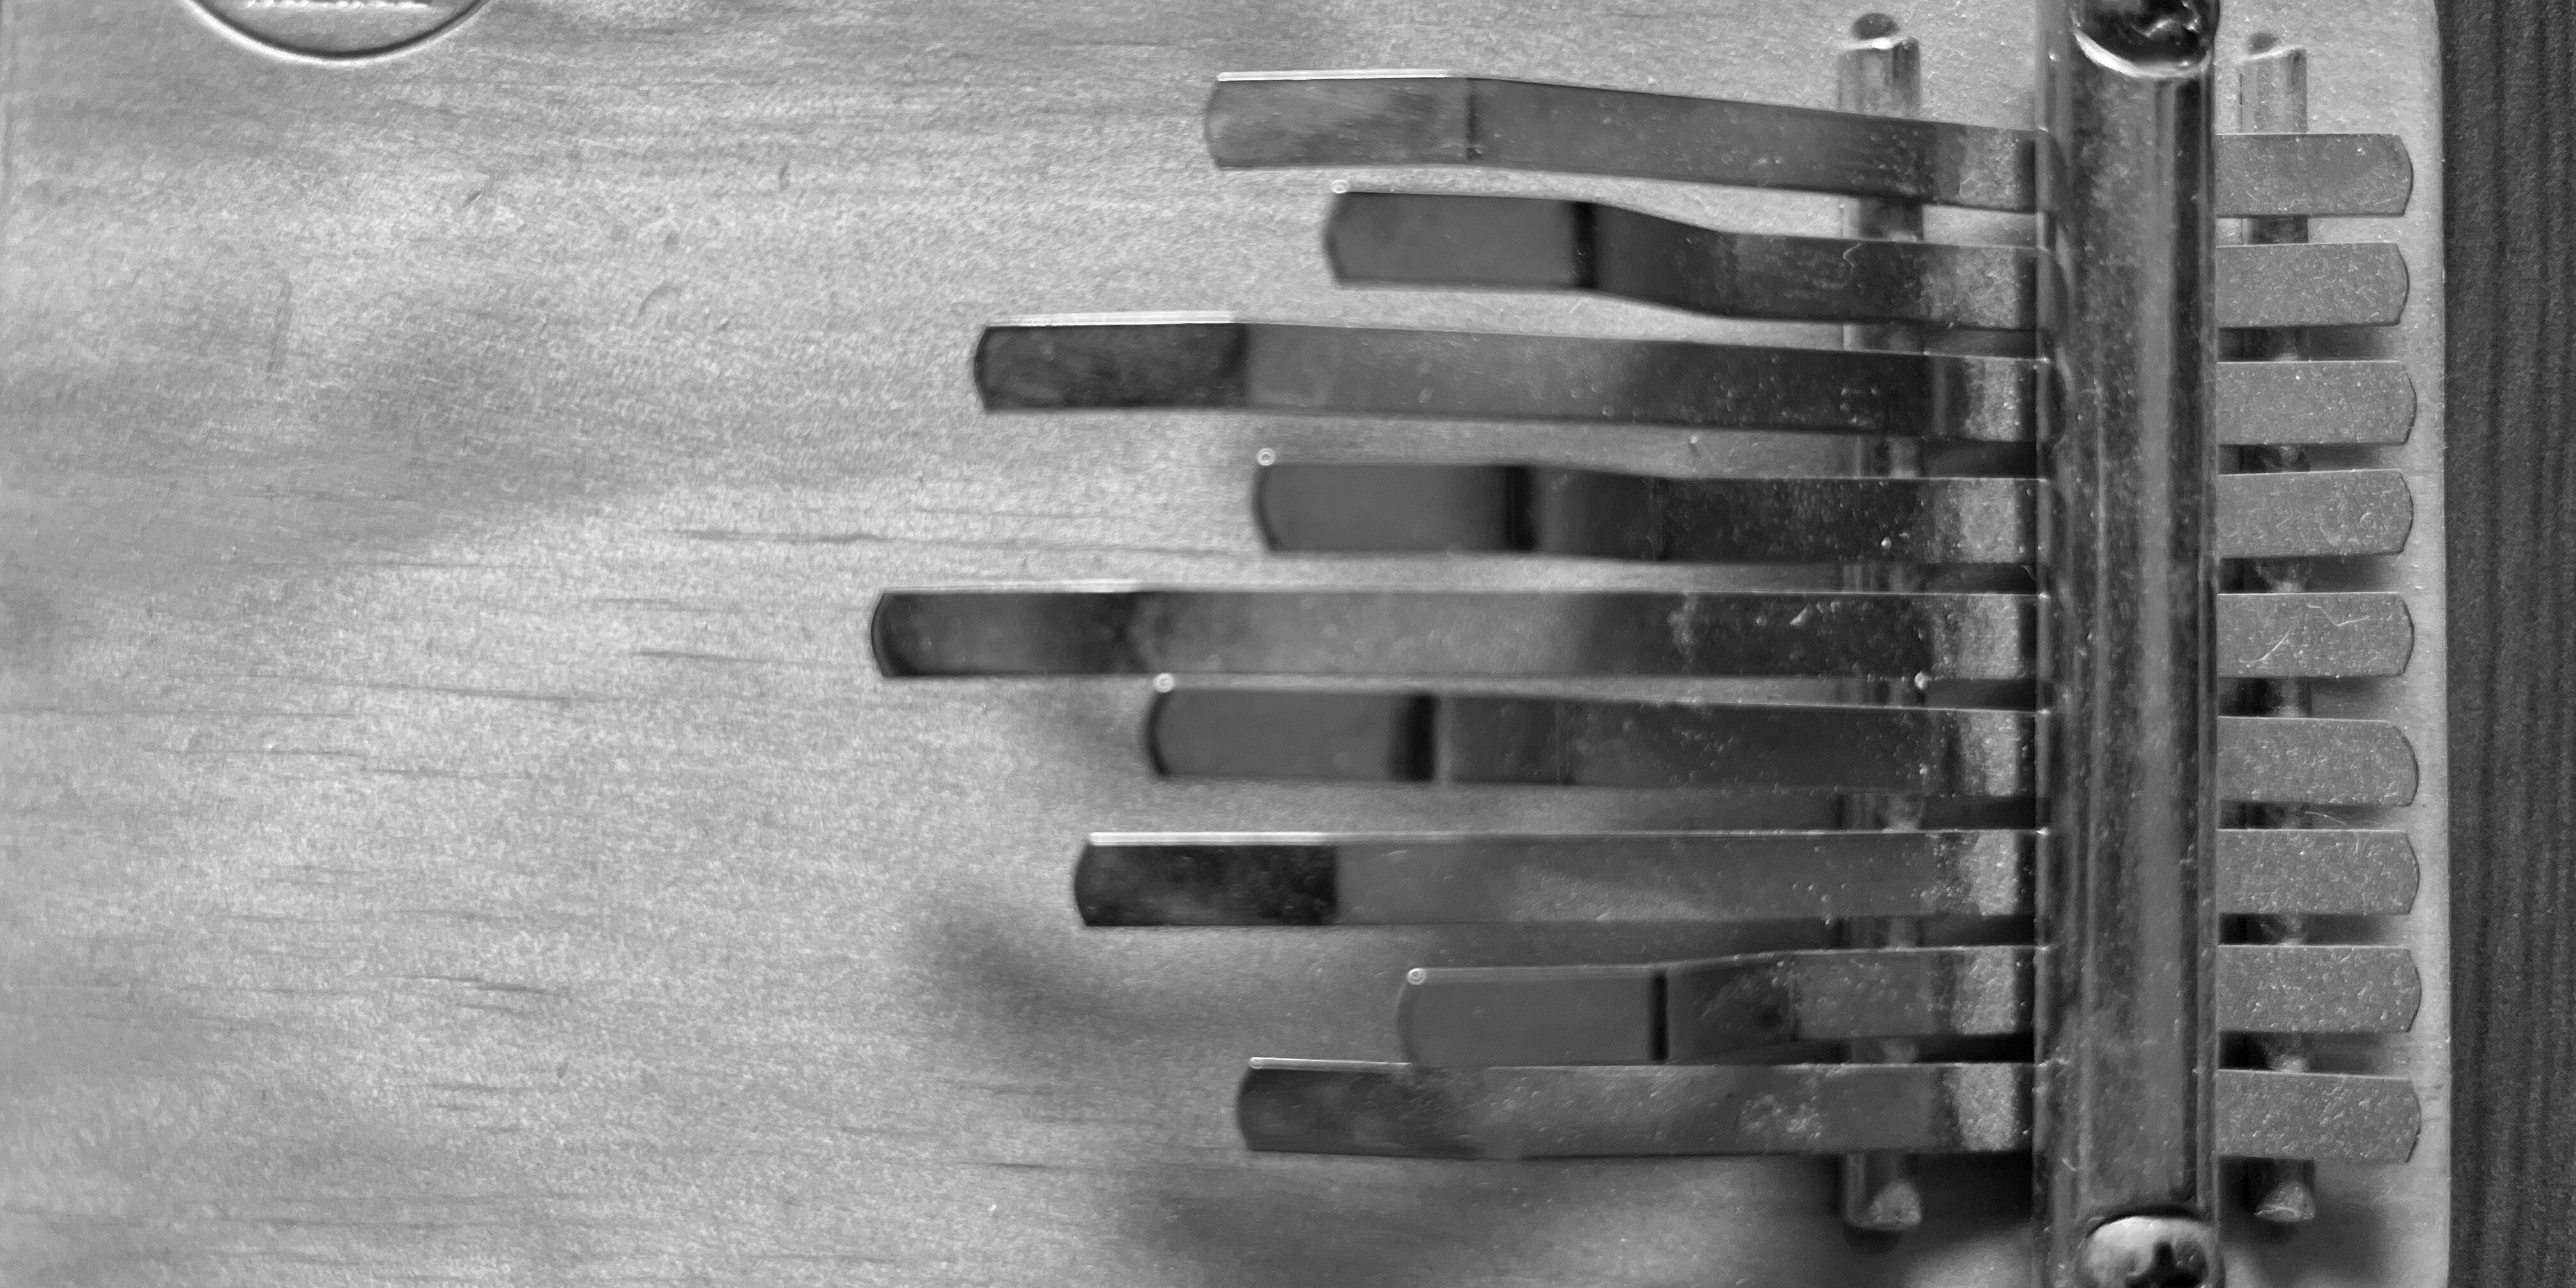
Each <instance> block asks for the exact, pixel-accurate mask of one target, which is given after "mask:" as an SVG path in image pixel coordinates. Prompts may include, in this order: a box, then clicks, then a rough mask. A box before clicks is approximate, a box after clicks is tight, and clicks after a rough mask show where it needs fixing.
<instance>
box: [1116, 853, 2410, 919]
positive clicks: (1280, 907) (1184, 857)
mask: <svg viewBox="0 0 2576 1288" xmlns="http://www.w3.org/2000/svg"><path fill="white" fill-rule="evenodd" d="M2032 846H2033V834H2032V833H2030V832H2023V831H1922V832H1855V831H1848V830H1836V831H1824V832H1629V833H1607V834H1593V835H1580V834H1578V835H1556V836H1520V835H1473V834H1449V833H1426V834H1400V835H1385V836H1378V835H1368V834H1348V835H1335V834H1313V833H1212V834H1205V835H1199V834H1189V833H1180V834H1154V833H1147V834H1136V835H1126V834H1119V833H1107V834H1103V835H1099V836H1095V837H1093V838H1091V840H1090V843H1089V844H1087V845H1086V846H1084V848H1083V852H1082V858H1081V861H1080V862H1079V863H1078V864H1077V865H1076V866H1075V869H1074V881H1073V887H1074V902H1075V905H1076V907H1077V908H1079V909H1080V911H1081V914H1082V919H1083V922H1084V924H1086V925H1092V926H1414V925H1460V924H1478V923H1495V924H1506V923H1528V924H1549V923H1563V924H1581V925H1595V924H1602V923H1609V922H1640V923H1674V922H1699V921H1707V922H1724V921H1776V920H1833V919H1838V918H1849V917H1938V916H1966V917H2026V916H2029V915H2030V913H2031V912H2032V903H2031V892H2032V889H2033V883H2034V881H2035V880H2036V874H2035V870H2034V868H2033V866H2032V864H2033V857H2032ZM2216 862H2217V872H2216V877H2217V884H2218V904H2219V909H2220V911H2221V912H2222V913H2225V914H2228V915H2246V914H2284V913H2291V914H2301V915H2313V916H2345V917H2352V916H2394V915H2397V914H2401V913H2404V912H2406V911H2408V910H2409V909H2411V908H2412V907H2413V906H2414V903H2415V892H2416V886H2417V883H2418V881H2419V879H2420V878H2419V873H2418V870H2417V867H2416V862H2415V851H2414V848H2413V846H2412V845H2411V844H2409V843H2408V841H2407V839H2406V834H2405V833H2403V832H2392V831H2342V830H2323V829H2304V830H2300V831H2295V832H2291V831H2273V830H2257V831H2239V830H2226V831H2221V832H2220V833H2219V834H2218V850H2217V860H2216Z"/></svg>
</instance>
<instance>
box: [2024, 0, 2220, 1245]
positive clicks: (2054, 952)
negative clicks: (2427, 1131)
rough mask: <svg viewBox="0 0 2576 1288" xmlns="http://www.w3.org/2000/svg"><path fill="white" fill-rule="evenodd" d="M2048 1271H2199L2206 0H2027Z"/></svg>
mask: <svg viewBox="0 0 2576 1288" xmlns="http://www.w3.org/2000/svg"><path fill="white" fill-rule="evenodd" d="M2040 12H2041V29H2042V45H2041V56H2042V59H2043V68H2044V70H2043V74H2042V85H2041V103H2040V121H2041V125H2042V127H2043V129H2042V131H2041V140H2042V141H2041V143H2040V145H2039V152H2040V155H2039V160H2038V177H2039V184H2040V198H2041V201H2040V210H2041V216H2040V238H2041V246H2042V248H2043V250H2044V252H2045V254H2044V260H2043V265H2044V266H2043V268H2042V271H2041V291H2040V295H2041V336H2040V342H2041V345H2042V348H2043V352H2044V353H2045V354H2046V355H2047V357H2048V359H2049V371H2050V375H2049V390H2048V396H2047V397H2046V398H2045V399H2043V410H2042V416H2043V418H2044V419H2043V424H2042V432H2041V437H2042V443H2043V452H2044V456H2045V473H2046V475H2047V479H2048V486H2047V488H2046V489H2045V491H2046V494H2047V502H2046V514H2045V516H2044V518H2043V520H2042V523H2041V535H2042V542H2043V559H2042V564H2043V568H2042V576H2043V578H2044V587H2045V590H2046V593H2047V595H2048V599H2049V605H2050V607H2049V626H2048V639H2047V644H2046V647H2045V648H2044V649H2043V655H2044V661H2043V672H2044V674H2045V677H2046V684H2045V686H2044V689H2043V692H2044V693H2045V695H2046V700H2047V702H2048V704H2049V718H2048V720H2047V721H2046V722H2045V724H2046V726H2047V730H2048V732H2047V736H2046V738H2045V742H2046V744H2047V745H2046V748H2045V750H2044V752H2043V756H2044V762H2043V763H2044V768H2045V772H2046V780H2045V781H2046V791H2047V795H2048V800H2047V803H2046V821H2047V827H2048V840H2047V847H2046V858H2045V861H2044V862H2043V864H2042V877H2041V880H2042V883H2043V890H2042V897H2041V900H2040V908H2041V925H2040V940H2041V943H2042V945H2043V946H2044V952H2043V962H2044V965H2043V967H2042V970H2041V984H2040V996H2039V1008H2038V1009H2039V1054H2040V1060H2041V1064H2042V1070H2041V1079H2040V1089H2039V1102H2038V1106H2037V1111H2038V1112H2037V1114H2036V1125H2037V1129H2038V1140H2037V1142H2036V1145H2037V1150H2038V1176H2037V1186H2038V1191H2039V1193H2038V1200H2039V1204H2040V1227H2041V1228H2040V1257H2041V1276H2040V1277H2041V1281H2042V1282H2043V1283H2044V1284H2046V1285H2048V1288H2111V1286H2113V1285H2120V1286H2122V1288H2127V1286H2130V1285H2140V1286H2143V1285H2157V1286H2158V1288H2184V1286H2185V1285H2197V1284H2215V1283H2217V1282H2219V1281H2220V1279H2221V1278H2222V1276H2223V1266H2222V1264H2221V1261H2220V1254H2219V1247H2218V1237H2217V1230H2216V1226H2215V1222H2214V1218H2215V1213H2214V1211H2213V1204H2212V1195H2213V1192H2214V1191H2215V1189H2216V1187H2217V1172H2216V1159H2215V1149H2214V1144H2215V1141H2214V1122H2213V1114H2214V1096H2215V1087H2216V1065H2217V1056H2218V1033H2217V1026H2216V1007H2215V995H2214V991H2213V985H2214V978H2213V965H2214V958H2215V950H2216V946H2217V938H2218V934H2217V932H2218V926H2217V915H2216V913H2217V909H2216V903H2215V901H2214V897H2213V896H2214V894H2215V884H2214V882H2213V881H2212V880H2210V878H2209V876H2208V872H2207V863H2208V860H2209V858H2210V856H2211V855H2212V854H2213V853H2214V851H2215V848H2216V839H2217V838H2216V831H2215V828H2216V821H2217V820H2216V814H2215V805H2214V803H2213V792H2212V790H2211V770H2212V765H2213V750H2212V740H2213V736H2214V733H2215V730H2216V712H2215V705H2216V675H2215V671H2214V667H2213V654H2212V648H2211V643H2212V629H2213V618H2214V615H2215V608H2216V596H2217V578H2218V563H2217V559H2216V557H2215V555H2216V548H2215V545H2214V543H2213V542H2212V540H2211V520H2210V507H2209V494H2210V490H2211V479H2212V476H2213V475H2214V474H2215V473H2216V471H2217V448H2216V438H2215V435H2214V434H2213V433H2212V432H2211V423H2210V409H2211V403H2212V399H2213V394H2214V389H2213V380H2214V377H2215V374H2216V368H2215V363H2216V356H2217V355H2216V332H2215V330H2214V328H2213V324H2212V316H2211V313H2210V307H2209V301H2210V298H2211V293H2212V292H2211V263H2212V255H2211V242H2212V240H2213V236H2214V233H2215V221H2214V219H2213V218H2212V215H2211V205H2210V197H2209V194H2210V190H2211V188H2212V186H2213V175H2212V155H2213V152H2214V150H2215V149H2214V143H2213V140H2212V137H2211V127H2212V123H2211V116H2210V107H2211V102H2210V100H2211V94H2210V90H2211V66H2212V61H2213V54H2214V53H2215V50H2216V47H2217V46H2216V41H2217V28H2218V6H2217V3H2216V0H2042V4H2041V11H2040Z"/></svg>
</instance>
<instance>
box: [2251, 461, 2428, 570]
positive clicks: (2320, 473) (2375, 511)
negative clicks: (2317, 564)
mask: <svg viewBox="0 0 2576 1288" xmlns="http://www.w3.org/2000/svg"><path fill="white" fill-rule="evenodd" d="M2289 452H2299V453H2300V455H2302V456H2304V455H2305V453H2304V451H2303V450H2302V449H2299V448H2295V447H2282V448H2273V449H2268V450H2266V451H2265V452H2262V453H2250V452H2249V453H2247V456H2248V457H2249V458H2257V459H2259V458H2262V457H2269V456H2272V455H2273V454H2274V453H2282V454H2286V453H2289ZM2217 510H2218V514H2217V518H2218V554H2219V557H2220V558H2222V559H2287V560H2303V559H2331V558H2337V557H2341V556H2348V555H2392V554H2396V553H2397V552H2398V551H2400V550H2403V549H2405V548H2406V538H2407V535H2408V534H2409V533H2411V532H2412V531H2413V530H2414V527H2415V496H2414V493H2413V492H2412V491H2410V490H2409V489H2408V488H2407V486H2406V476H2405V475H2403V474H2400V473H2398V472H2397V471H2395V470H2313V471H2311V470H2301V471H2298V472H2295V473H2278V472H2276V473H2245V474H2221V475H2219V476H2218V498H2217ZM2282 589H2290V587H2287V586H2283V587H2282Z"/></svg>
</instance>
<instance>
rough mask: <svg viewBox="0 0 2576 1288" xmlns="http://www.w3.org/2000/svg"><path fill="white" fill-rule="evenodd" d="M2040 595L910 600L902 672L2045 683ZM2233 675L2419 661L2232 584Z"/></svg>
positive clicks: (2390, 626) (2228, 640)
mask: <svg viewBox="0 0 2576 1288" xmlns="http://www.w3.org/2000/svg"><path fill="white" fill-rule="evenodd" d="M2037 613H2038V603H2037V601H2036V600H2035V599H2033V598H2032V597H2031V596H2028V595H2007V594H1954V593H1922V592H1913V593H1903V592H1870V591H1861V592H1831V591H1685V592H1679V593H1673V592H1651V591H1576V592H1550V591H1294V590H1279V591H1265V590H1126V589H1117V590H1051V591H1020V590H991V591H946V592H940V591H897V592H894V593H891V594H888V595H886V596H884V597H883V598H882V599H880V600H879V601H878V602H877V609H876V616H875V626H874V640H875V651H876V655H877V664H878V666H879V667H881V668H882V669H883V670H884V671H885V673H886V674H888V675H906V676H979V675H1155V674H1179V675H1321V676H1417V675H1419V676H1431V675H1439V676H1494V677H1518V676H1542V675H1565V676H1672V677H1711V676H1737V677H1800V676H1820V677H1833V678H1856V679H1872V680H1888V681H1902V682H1904V683H1907V684H1909V685H1913V684H1921V683H1923V682H1926V681H1929V680H1935V679H1970V680H2013V679H2024V678H2028V677H2029V676H2030V675H2031V674H2032V660H2033V659H2032V652H2033V648H2034V645H2035V642H2036V632H2037V624H2036V623H2037ZM2217 630H2218V666H2219V671H2220V674H2222V675H2228V676H2379V675H2395V674H2397V673H2399V672H2401V671H2403V670H2404V669H2405V666H2406V658H2407V655H2408V654H2409V653H2410V652H2411V651H2412V650H2413V647H2414V623H2413V622H2412V620H2411V619H2410V618H2409V617H2408V616H2407V613H2406V604H2405V601H2404V600H2403V599H2402V598H2400V597H2398V596H2397V595H2394V594H2389V593H2385V592H2374V591H2364V592H2346V593H2310V594H2299V595H2283V594H2269V595H2227V596H2223V597H2221V599H2220V601H2219V611H2218V624H2217Z"/></svg>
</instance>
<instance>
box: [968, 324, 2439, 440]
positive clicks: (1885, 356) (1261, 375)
mask: <svg viewBox="0 0 2576 1288" xmlns="http://www.w3.org/2000/svg"><path fill="white" fill-rule="evenodd" d="M2038 370H2039V367H2038V364H2036V363H2033V362H2029V361H2024V360H2018V359H2009V358H1976V357H1963V356H1958V355H1951V354H1895V353H1869V352H1861V351H1852V350H1835V349H1793V348H1768V347H1758V346H1750V345H1726V344H1702V343H1698V342H1695V341H1683V340H1622V339H1603V338H1598V337H1589V336H1555V335H1513V334H1508V333H1497V332H1479V331H1429V330H1412V329H1401V328H1384V327H1345V326H1316V325H1307V324H1299V323H1287V322H1254V321H1244V320H1241V319H1237V318H1234V317H1231V316H1228V315H1224V314H1163V313H1137V314H1100V315H1088V316H1068V317H1057V318H1031V319H1027V320H1023V321H1017V322H1007V323H1000V324H997V325H995V326H992V327H989V328H987V329H986V330H985V332H984V338H983V342H982V343H981V344H980V345H979V346H977V349H976V354H975V383H976V387H977V389H978V390H980V391H981V392H982V394H983V398H984V405H985V408H986V409H987V410H990V411H1075V410H1110V409H1129V408H1162V409H1172V410H1180V409H1207V410H1229V411H1260V412H1280V413H1287V414H1292V415H1300V414H1302V415H1321V416H1355V415H1356V416H1392V417H1406V418H1410V417H1432V418H1442V419H1452V420H1512V421H1518V420H1541V421H1571V422H1577V423H1582V422H1592V423H1603V424H1630V425H1671V426H1677V427H1689V428H1707V429H1763V430H1781V431H1790V432H1808V433H1827V434H1912V435H1917V436H1920V437H1922V438H1925V439H1928V440H1934V441H1944V442H1982V443H2018V442H2028V441H2030V438H2031V434H2032V425H2033V423H2034V417H2035V414H2036V411H2035V409H2036V403H2035V402H2034V401H2033V390H2034V388H2035V382H2036V380H2037V376H2038ZM2217 417H2218V427H2219V435H2220V441H2221V442H2224V443H2231V444H2258V443H2309V444H2353V445H2364V444H2368V445H2377V444H2387V443H2402V442H2404V441H2406V436H2407V434H2408V433H2409V432H2410V430H2411V429H2412V428H2413V426H2414V422H2415V387H2414V384H2413V382H2412V381H2411V380H2410V379H2409V378H2408V377H2407V375H2406V369H2405V366H2404V364H2402V363H2397V362H2379V361H2360V362H2301V363H2287V364H2272V363H2222V364H2220V365H2219V370H2218V407H2217Z"/></svg>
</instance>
